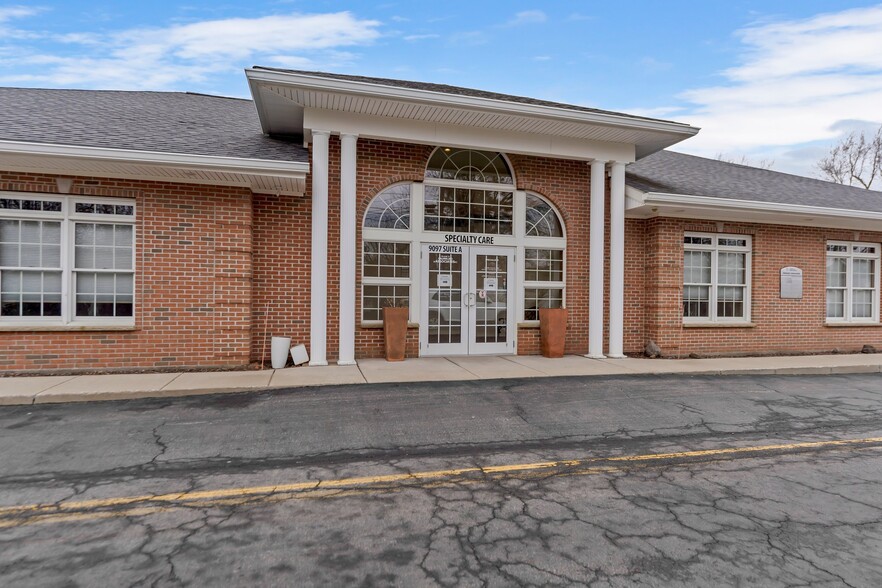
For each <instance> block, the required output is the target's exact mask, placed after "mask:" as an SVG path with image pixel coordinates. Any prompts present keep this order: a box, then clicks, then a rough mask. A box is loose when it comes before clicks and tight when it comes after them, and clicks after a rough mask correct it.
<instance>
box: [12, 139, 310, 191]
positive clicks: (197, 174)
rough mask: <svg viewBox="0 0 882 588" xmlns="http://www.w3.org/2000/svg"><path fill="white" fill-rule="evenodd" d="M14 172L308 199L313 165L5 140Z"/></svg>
mask: <svg viewBox="0 0 882 588" xmlns="http://www.w3.org/2000/svg"><path fill="white" fill-rule="evenodd" d="M0 163H2V165H3V167H5V168H8V169H10V170H13V169H14V170H17V171H25V172H37V173H48V174H58V175H74V176H76V175H80V176H95V177H107V178H129V179H137V180H148V181H159V182H171V183H195V184H207V185H224V186H241V187H247V188H250V189H251V191H252V192H255V193H271V194H291V195H302V194H303V193H304V192H305V190H306V178H307V174H308V173H309V164H308V163H302V162H296V161H273V160H265V159H247V158H236V157H222V156H209V155H193V154H188V153H162V152H155V151H137V150H126V149H108V148H99V147H84V146H78V145H61V144H47V143H30V142H22V141H8V140H0Z"/></svg>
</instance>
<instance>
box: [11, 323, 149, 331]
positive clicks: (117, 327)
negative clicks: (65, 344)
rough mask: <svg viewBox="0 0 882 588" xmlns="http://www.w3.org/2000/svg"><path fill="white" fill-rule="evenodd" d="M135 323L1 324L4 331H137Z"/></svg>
mask: <svg viewBox="0 0 882 588" xmlns="http://www.w3.org/2000/svg"><path fill="white" fill-rule="evenodd" d="M137 330H138V328H137V327H135V326H134V325H0V332H2V331H20V332H37V331H137Z"/></svg>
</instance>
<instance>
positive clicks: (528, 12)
mask: <svg viewBox="0 0 882 588" xmlns="http://www.w3.org/2000/svg"><path fill="white" fill-rule="evenodd" d="M622 6H625V7H622ZM250 65H269V66H277V67H291V68H298V69H315V70H322V71H334V72H341V73H354V74H360V75H369V76H384V77H396V78H402V79H413V80H421V81H429V82H440V83H447V84H453V85H459V86H468V87H475V88H481V89H486V90H493V91H498V92H504V93H511V94H519V95H526V96H532V97H537V98H545V99H549V100H557V101H563V102H569V103H573V104H582V105H587V106H594V107H598V108H604V109H609V110H618V111H623V112H629V113H635V114H644V115H650V116H657V117H660V118H668V119H672V120H678V121H682V122H688V123H691V124H694V125H696V126H700V127H702V131H701V133H699V135H698V136H697V137H695V138H693V139H690V140H689V141H687V142H686V143H684V144H682V145H680V146H679V147H677V149H679V150H681V151H686V152H691V153H695V154H698V155H704V156H708V157H715V156H717V155H718V154H723V155H724V156H726V157H729V158H735V159H740V158H741V157H742V156H745V157H747V158H748V160H749V161H753V162H759V161H761V160H774V168H775V169H779V170H781V171H790V172H794V173H802V174H804V175H814V172H813V170H812V165H813V163H814V162H815V161H816V160H817V159H818V158H819V157H820V156H821V155H823V153H824V152H825V151H826V148H827V147H828V146H829V145H830V144H831V143H832V142H833V141H835V140H836V138H837V137H840V136H842V134H843V133H845V132H848V131H849V130H852V129H859V128H869V127H871V126H873V125H878V124H880V123H882V106H880V105H882V4H874V3H868V2H848V1H839V2H831V1H826V2H821V1H812V0H800V1H787V2H783V1H773V0H764V1H747V0H744V1H739V0H731V1H729V2H700V1H697V0H695V1H674V0H671V1H668V2H657V1H652V2H649V1H645V2H641V1H633V2H630V3H628V4H627V5H621V4H619V5H616V3H613V2H588V1H586V2H572V1H570V2H565V1H561V2H549V1H545V2H535V1H534V2H521V1H507V2H477V1H474V0H472V1H471V2H461V1H457V0H448V1H446V2H414V1H410V2H387V3H374V2H333V1H315V0H313V1H310V2H301V1H296V0H295V1H269V2H262V1H260V0H253V1H251V2H247V3H244V2H224V1H222V0H221V1H216V2H202V1H191V2H181V1H176V2H165V1H157V0H153V1H152V2H149V3H140V2H76V1H73V0H66V1H64V2H48V1H47V2H39V0H38V1H37V2H29V3H27V4H25V3H3V2H0V84H2V85H8V86H33V87H69V88H104V89H137V90H145V89H146V90H188V91H198V92H208V93H214V94H223V95H231V96H247V95H248V90H247V86H246V84H245V78H244V75H243V73H242V69H243V68H245V67H247V66H250Z"/></svg>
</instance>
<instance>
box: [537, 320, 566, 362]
mask: <svg viewBox="0 0 882 588" xmlns="http://www.w3.org/2000/svg"><path fill="white" fill-rule="evenodd" d="M539 335H540V340H541V346H540V347H541V349H542V356H543V357H563V355H564V347H565V346H566V342H567V309H566V308H540V309H539Z"/></svg>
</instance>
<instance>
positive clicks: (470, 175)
mask: <svg viewBox="0 0 882 588" xmlns="http://www.w3.org/2000/svg"><path fill="white" fill-rule="evenodd" d="M426 178H435V179H440V180H460V181H464V182H483V183H486V184H508V185H511V184H513V183H514V179H513V177H512V174H511V170H509V169H508V164H507V163H506V162H505V159H503V157H502V155H501V154H499V153H493V152H492V151H474V150H471V149H453V148H450V147H439V148H438V149H435V152H434V153H433V154H432V157H431V158H430V159H429V164H428V165H427V166H426Z"/></svg>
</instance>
